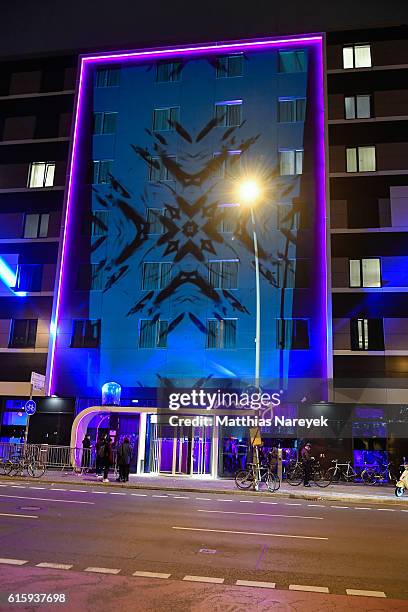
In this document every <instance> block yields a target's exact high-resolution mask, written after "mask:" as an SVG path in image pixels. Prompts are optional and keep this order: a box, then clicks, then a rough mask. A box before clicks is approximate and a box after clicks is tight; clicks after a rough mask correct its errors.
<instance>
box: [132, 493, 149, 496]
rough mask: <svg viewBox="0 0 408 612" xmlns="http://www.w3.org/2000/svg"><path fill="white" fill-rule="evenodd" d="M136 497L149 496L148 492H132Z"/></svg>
mask: <svg viewBox="0 0 408 612" xmlns="http://www.w3.org/2000/svg"><path fill="white" fill-rule="evenodd" d="M131 495H133V496H134V497H147V493H131Z"/></svg>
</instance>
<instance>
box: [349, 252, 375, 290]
mask: <svg viewBox="0 0 408 612" xmlns="http://www.w3.org/2000/svg"><path fill="white" fill-rule="evenodd" d="M349 271H350V287H381V261H380V259H378V258H369V259H350V261H349Z"/></svg>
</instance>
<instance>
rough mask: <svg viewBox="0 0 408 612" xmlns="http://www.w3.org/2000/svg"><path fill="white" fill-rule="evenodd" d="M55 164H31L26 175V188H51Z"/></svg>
mask: <svg viewBox="0 0 408 612" xmlns="http://www.w3.org/2000/svg"><path fill="white" fill-rule="evenodd" d="M54 175H55V162H33V163H32V164H30V169H29V173H28V187H52V186H53V185H54Z"/></svg>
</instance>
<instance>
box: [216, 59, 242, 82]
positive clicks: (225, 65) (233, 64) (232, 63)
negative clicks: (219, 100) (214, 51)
mask: <svg viewBox="0 0 408 612" xmlns="http://www.w3.org/2000/svg"><path fill="white" fill-rule="evenodd" d="M243 71H244V57H243V55H242V54H240V55H227V56H225V57H219V58H218V59H217V78H218V79H220V78H233V77H240V76H242V75H243Z"/></svg>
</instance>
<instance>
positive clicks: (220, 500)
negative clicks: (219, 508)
mask: <svg viewBox="0 0 408 612" xmlns="http://www.w3.org/2000/svg"><path fill="white" fill-rule="evenodd" d="M215 501H219V502H232V501H234V500H233V499H216V500H215Z"/></svg>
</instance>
